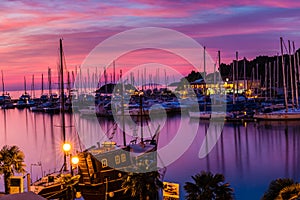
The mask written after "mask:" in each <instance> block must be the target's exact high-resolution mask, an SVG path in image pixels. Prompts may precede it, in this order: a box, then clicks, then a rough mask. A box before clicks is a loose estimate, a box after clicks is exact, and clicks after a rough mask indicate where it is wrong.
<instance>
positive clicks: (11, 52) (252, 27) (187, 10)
mask: <svg viewBox="0 0 300 200" xmlns="http://www.w3.org/2000/svg"><path fill="white" fill-rule="evenodd" d="M0 13H1V15H0V58H1V59H0V70H3V73H4V80H5V86H6V90H13V89H22V88H23V77H24V76H26V79H27V80H28V81H27V82H28V85H30V84H31V77H32V75H33V74H34V75H35V80H36V82H40V80H41V74H44V77H45V78H44V79H45V80H46V77H47V69H48V67H51V69H52V70H53V74H56V69H57V62H58V52H59V51H58V47H59V43H58V41H59V38H63V39H64V53H65V58H66V63H67V69H69V70H74V69H75V66H80V65H81V63H82V62H83V60H84V59H85V57H86V56H87V55H88V54H89V53H90V51H91V50H93V48H95V46H97V45H98V44H99V43H101V42H102V41H103V40H105V39H107V38H109V37H111V36H112V35H114V34H117V33H120V32H122V31H126V30H129V29H132V28H142V27H150V26H151V27H161V28H169V29H173V30H176V31H179V32H181V33H183V34H186V35H187V36H189V37H191V38H193V39H194V40H196V41H197V42H198V43H199V44H201V45H202V46H206V48H207V52H208V53H209V54H210V56H211V57H212V59H215V58H216V56H217V51H218V50H220V51H221V60H222V62H224V63H230V62H231V61H232V60H233V59H234V58H235V52H236V51H238V52H239V55H240V58H243V57H246V58H247V59H253V58H255V57H256V56H258V55H269V56H273V55H276V54H277V53H279V52H280V51H279V47H280V46H279V38H280V37H283V38H284V39H285V40H286V41H287V40H291V41H295V44H296V48H297V49H298V48H299V43H300V30H299V27H300V15H299V13H300V2H298V1H291V0H287V1H279V0H275V1H274V0H272V1H269V0H267V1H260V2H259V3H255V2H253V1H250V0H246V1H237V0H233V1H220V0H216V1H192V0H191V1H172V0H162V1H158V2H155V3H154V2H153V1H150V0H129V1H126V2H125V1H116V0H113V1H96V0H94V1H92V0H78V1H69V0H67V1H58V0H54V1H38V0H28V1H25V0H23V1H22V0H20V1H2V2H1V7H0ZM163 55H164V54H161V56H162V57H161V62H162V63H163V64H166V63H165V62H166V60H167V61H168V62H170V63H168V65H170V66H173V65H174V63H172V59H170V58H171V56H169V57H168V58H166V57H163ZM138 59H144V60H143V62H146V60H145V57H143V56H135V61H136V64H138V63H143V62H141V61H138ZM131 61H132V60H131ZM155 61H156V62H158V63H159V62H160V61H159V60H157V58H156V60H155ZM132 64H133V63H132V62H131V63H128V64H127V66H130V65H132ZM125 65H126V64H124V66H125ZM102 67H103V66H102ZM190 69H191V66H189V67H186V71H181V72H182V73H186V74H187V73H188V72H190V71H189V70H190ZM37 87H39V86H37Z"/></svg>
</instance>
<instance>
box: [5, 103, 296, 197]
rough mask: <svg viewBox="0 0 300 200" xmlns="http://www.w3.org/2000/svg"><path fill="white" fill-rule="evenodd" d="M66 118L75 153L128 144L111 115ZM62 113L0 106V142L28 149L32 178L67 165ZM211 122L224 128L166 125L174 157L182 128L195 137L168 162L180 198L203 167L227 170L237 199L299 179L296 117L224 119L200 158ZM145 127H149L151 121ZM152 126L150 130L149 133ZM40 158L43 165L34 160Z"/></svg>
mask: <svg viewBox="0 0 300 200" xmlns="http://www.w3.org/2000/svg"><path fill="white" fill-rule="evenodd" d="M65 117H66V138H67V140H68V141H71V143H72V144H74V152H75V151H76V150H78V151H81V150H83V149H86V148H89V147H91V146H93V145H97V142H99V143H101V142H103V141H106V140H108V139H110V138H113V140H114V141H116V142H117V143H118V144H123V137H122V130H121V129H120V127H116V126H114V123H113V121H112V120H108V119H105V118H101V119H97V118H82V117H80V116H79V115H77V114H75V115H71V114H66V115H65ZM60 118H61V116H60V115H49V114H43V113H31V112H30V111H28V110H17V109H14V110H0V125H1V135H0V147H2V146H3V145H5V144H9V145H18V146H19V147H20V148H21V149H22V150H23V151H24V153H25V162H26V164H27V167H26V169H27V171H28V172H30V171H32V178H33V180H36V179H37V178H39V177H41V176H42V174H45V173H49V172H52V171H57V170H60V168H61V167H62V165H63V153H62V150H61V144H62V132H61V127H60V124H61V121H60ZM161 121H162V120H161V119H154V120H151V121H149V122H148V123H149V124H148V125H149V127H150V128H149V130H150V129H152V130H153V129H154V130H155V127H157V126H158V125H159V124H162V122H161ZM75 126H76V127H75ZM210 126H211V127H213V130H214V131H215V132H217V131H218V129H219V125H218V124H217V123H216V124H209V122H208V121H200V122H199V120H190V119H189V118H188V117H182V118H181V117H180V116H174V117H170V118H168V119H166V121H165V122H164V123H163V124H162V127H161V133H160V137H159V148H160V149H163V148H173V150H174V154H172V155H169V156H175V152H176V150H177V149H180V148H177V147H179V146H178V145H183V144H185V141H180V142H178V141H175V142H174V140H176V134H178V132H179V130H184V132H183V134H185V137H186V139H187V140H188V139H190V138H194V139H193V142H192V144H191V145H190V146H189V147H187V148H186V150H184V154H183V155H182V156H181V157H180V158H178V159H175V161H174V162H173V163H172V164H170V165H168V166H167V172H166V174H165V180H166V181H171V182H178V183H180V185H181V199H183V198H184V190H183V185H184V183H185V182H186V181H192V180H191V176H192V175H195V174H196V173H198V172H200V171H201V170H209V171H212V172H213V173H217V172H218V173H223V174H224V175H225V177H226V180H227V181H228V182H230V183H231V185H232V187H233V188H234V190H235V193H236V198H237V199H259V198H260V197H261V195H262V194H263V192H264V191H265V190H266V189H267V187H268V184H269V183H270V181H271V180H273V179H276V178H279V177H290V178H293V179H295V180H297V179H298V177H299V172H298V169H299V167H300V156H299V154H298V152H299V150H300V142H299V141H300V135H299V130H300V129H299V128H300V125H299V123H298V122H297V121H290V122H284V121H275V122H259V123H254V122H248V123H225V125H224V128H223V132H222V134H221V136H220V138H219V140H218V142H217V143H216V146H215V147H214V148H213V149H212V151H211V152H210V153H209V154H208V156H206V157H204V158H202V159H200V158H199V156H198V154H199V150H200V147H201V145H202V143H203V140H204V138H205V135H206V131H207V130H208V128H209V127H210ZM145 129H148V128H147V126H145ZM149 130H145V134H146V135H147V134H148V133H147V131H149ZM126 131H127V132H128V133H129V134H127V135H126V140H127V142H129V141H130V140H132V139H134V138H135V136H137V135H140V126H136V127H134V126H129V125H128V126H126ZM150 132H151V131H150ZM215 137H217V135H216V134H212V135H210V137H209V138H208V140H211V139H213V138H215ZM171 143H172V145H170V144H171ZM183 149H184V148H183ZM161 157H162V158H163V157H164V156H161ZM171 159H172V158H170V160H171ZM38 163H41V166H38V165H35V164H38ZM1 180H3V179H1ZM1 180H0V190H1V191H2V190H3V189H4V188H3V182H2V181H1Z"/></svg>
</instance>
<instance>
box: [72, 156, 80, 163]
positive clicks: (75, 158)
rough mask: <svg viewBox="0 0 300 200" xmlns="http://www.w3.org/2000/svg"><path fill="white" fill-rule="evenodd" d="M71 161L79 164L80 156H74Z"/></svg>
mask: <svg viewBox="0 0 300 200" xmlns="http://www.w3.org/2000/svg"><path fill="white" fill-rule="evenodd" d="M71 162H72V164H73V165H77V164H78V163H79V158H78V156H73V157H72V158H71Z"/></svg>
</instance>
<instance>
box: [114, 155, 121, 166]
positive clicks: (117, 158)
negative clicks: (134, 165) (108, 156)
mask: <svg viewBox="0 0 300 200" xmlns="http://www.w3.org/2000/svg"><path fill="white" fill-rule="evenodd" d="M115 162H116V164H117V165H118V164H120V156H119V155H116V156H115Z"/></svg>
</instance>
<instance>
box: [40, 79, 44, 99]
mask: <svg viewBox="0 0 300 200" xmlns="http://www.w3.org/2000/svg"><path fill="white" fill-rule="evenodd" d="M43 94H44V75H43V74H42V94H41V95H43Z"/></svg>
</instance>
